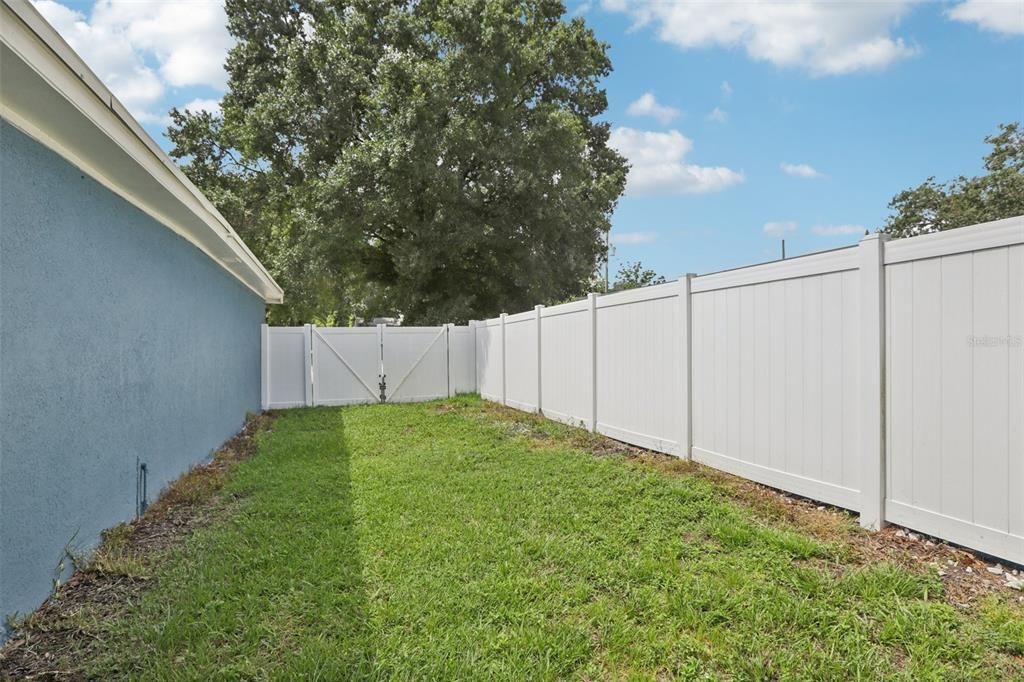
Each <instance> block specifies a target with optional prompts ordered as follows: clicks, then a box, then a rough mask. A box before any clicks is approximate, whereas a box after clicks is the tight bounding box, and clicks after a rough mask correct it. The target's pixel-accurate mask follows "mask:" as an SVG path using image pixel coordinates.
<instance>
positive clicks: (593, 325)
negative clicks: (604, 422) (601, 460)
mask: <svg viewBox="0 0 1024 682" xmlns="http://www.w3.org/2000/svg"><path fill="white" fill-rule="evenodd" d="M587 305H588V306H589V308H590V430H591V431H592V432H596V431H597V294H595V293H593V292H591V293H589V294H587Z"/></svg>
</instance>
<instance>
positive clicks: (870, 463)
mask: <svg viewBox="0 0 1024 682" xmlns="http://www.w3.org/2000/svg"><path fill="white" fill-rule="evenodd" d="M886 239H887V235H885V234H882V233H879V232H876V233H875V234H872V235H868V236H867V237H864V239H862V240H861V241H860V245H859V247H858V248H859V249H860V253H859V254H858V256H859V261H860V263H859V265H860V299H861V301H860V309H861V319H860V326H861V351H860V358H861V368H860V376H861V387H860V388H861V416H860V419H861V457H862V459H863V461H862V465H861V508H860V525H861V526H863V527H865V528H870V529H872V530H879V529H881V528H883V527H884V526H885V494H886V493H885V489H886V481H885V457H886V452H885V451H886V443H885V390H886V389H885V241H886Z"/></svg>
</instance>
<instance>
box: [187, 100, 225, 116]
mask: <svg viewBox="0 0 1024 682" xmlns="http://www.w3.org/2000/svg"><path fill="white" fill-rule="evenodd" d="M180 108H181V109H182V110H184V111H190V112H192V113H193V114H198V113H199V112H201V111H209V112H210V113H211V114H219V113H220V100H218V99H194V100H192V101H191V102H189V103H188V104H186V105H184V106H182V107H180Z"/></svg>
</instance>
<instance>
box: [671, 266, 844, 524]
mask: <svg viewBox="0 0 1024 682" xmlns="http://www.w3.org/2000/svg"><path fill="white" fill-rule="evenodd" d="M856 256H857V249H856V248H855V247H854V248H851V249H846V250H844V251H843V252H840V253H838V254H837V253H835V252H829V253H826V254H817V255H812V256H805V257H801V258H794V259H792V260H790V261H786V262H785V265H788V266H790V268H785V267H781V266H780V265H779V264H776V263H772V264H768V265H766V266H755V267H752V268H744V269H743V270H741V271H734V272H733V274H732V276H731V277H729V276H723V275H725V274H727V273H722V275H715V276H712V277H711V278H708V280H707V281H705V278H701V277H698V278H695V279H694V280H693V283H692V286H693V291H694V293H693V294H692V313H691V314H692V320H691V324H692V327H693V341H692V344H693V345H692V366H693V379H692V384H693V387H692V391H693V394H692V400H693V457H694V459H696V460H698V461H701V462H703V463H705V464H709V465H711V466H714V467H716V468H719V469H723V470H725V471H729V472H731V473H734V474H737V475H741V476H744V477H746V478H750V479H753V480H756V481H760V482H762V483H766V484H769V485H773V486H776V487H780V488H783V489H785V490H789V491H792V492H795V493H799V494H803V495H807V496H809V497H813V498H815V499H819V500H822V501H825V502H830V503H833V504H838V505H841V506H844V507H847V508H857V507H858V504H859V479H860V461H861V458H860V439H859V431H860V410H859V406H860V401H859V376H858V371H859V346H858V329H859V326H860V307H859V289H858V279H857V271H856V270H855V268H856V264H857V259H856ZM815 261H817V262H815ZM790 275H793V276H792V277H791V276H790Z"/></svg>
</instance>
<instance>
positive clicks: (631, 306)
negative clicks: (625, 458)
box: [597, 282, 682, 453]
mask: <svg viewBox="0 0 1024 682" xmlns="http://www.w3.org/2000/svg"><path fill="white" fill-rule="evenodd" d="M678 293H679V283H678V282H670V283H668V284H661V285H658V286H652V287H646V288H644V289H634V290H632V291H626V292H623V293H618V294H611V295H608V296H602V297H600V298H598V300H597V365H598V372H597V430H598V431H599V432H600V433H603V434H605V435H607V436H611V437H612V438H617V439H619V440H622V441H625V442H627V443H632V444H634V445H639V446H642V447H645V448H650V449H652V450H658V451H659V452H667V453H677V452H679V441H678V433H679V423H680V420H681V419H682V414H681V411H680V404H681V400H680V395H679V383H680V378H681V373H680V357H681V355H680V352H681V347H680V340H681V336H680V320H679V308H680V306H679V301H678Z"/></svg>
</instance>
